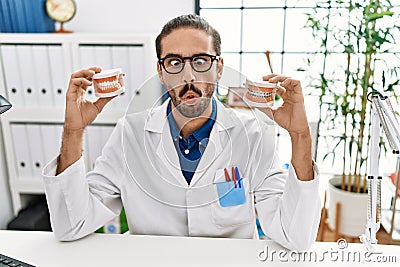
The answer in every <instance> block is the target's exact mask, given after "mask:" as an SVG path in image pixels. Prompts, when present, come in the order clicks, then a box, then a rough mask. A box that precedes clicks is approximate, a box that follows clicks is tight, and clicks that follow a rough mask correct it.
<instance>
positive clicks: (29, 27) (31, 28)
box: [20, 0, 37, 33]
mask: <svg viewBox="0 0 400 267" xmlns="http://www.w3.org/2000/svg"><path fill="white" fill-rule="evenodd" d="M20 1H22V4H23V7H24V16H25V22H26V32H29V33H32V32H36V27H35V23H36V19H35V18H37V17H36V16H35V15H36V14H35V13H34V12H33V6H34V5H35V2H34V1H32V0H20Z"/></svg>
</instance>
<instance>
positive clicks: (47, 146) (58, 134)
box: [40, 124, 63, 164]
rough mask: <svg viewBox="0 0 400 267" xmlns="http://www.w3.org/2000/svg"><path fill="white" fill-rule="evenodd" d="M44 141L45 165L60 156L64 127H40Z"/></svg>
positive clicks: (44, 125) (45, 125)
mask: <svg viewBox="0 0 400 267" xmlns="http://www.w3.org/2000/svg"><path fill="white" fill-rule="evenodd" d="M40 128H41V129H40V133H41V135H42V140H43V142H44V143H43V157H44V162H45V164H47V163H49V162H50V161H51V160H53V159H54V158H55V157H56V156H57V155H59V154H60V149H61V139H62V131H63V126H62V125H61V124H43V125H41V126H40Z"/></svg>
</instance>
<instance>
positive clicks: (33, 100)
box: [17, 45, 39, 107]
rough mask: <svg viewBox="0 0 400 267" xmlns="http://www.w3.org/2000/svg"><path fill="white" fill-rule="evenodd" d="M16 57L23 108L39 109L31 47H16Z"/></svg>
mask: <svg viewBox="0 0 400 267" xmlns="http://www.w3.org/2000/svg"><path fill="white" fill-rule="evenodd" d="M17 57H18V63H19V64H18V66H19V73H20V75H21V85H22V90H23V93H24V99H25V107H39V94H38V93H39V92H38V90H37V87H36V78H35V72H34V68H33V66H34V64H33V55H32V46H31V45H17Z"/></svg>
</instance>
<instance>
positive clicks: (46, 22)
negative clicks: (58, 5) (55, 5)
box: [27, 0, 55, 33]
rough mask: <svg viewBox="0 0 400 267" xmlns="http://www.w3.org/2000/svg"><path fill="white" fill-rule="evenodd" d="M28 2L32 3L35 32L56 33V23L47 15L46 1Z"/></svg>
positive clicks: (34, 0) (32, 0) (29, 0)
mask: <svg viewBox="0 0 400 267" xmlns="http://www.w3.org/2000/svg"><path fill="white" fill-rule="evenodd" d="M27 1H28V2H31V8H32V12H33V14H34V17H35V32H40V33H45V32H52V31H54V30H55V23H54V21H53V20H52V19H51V18H50V17H49V16H48V15H47V13H46V9H45V4H46V0H27Z"/></svg>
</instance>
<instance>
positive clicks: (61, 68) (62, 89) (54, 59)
mask: <svg viewBox="0 0 400 267" xmlns="http://www.w3.org/2000/svg"><path fill="white" fill-rule="evenodd" d="M48 52H49V62H50V73H51V75H50V77H51V81H52V86H53V88H52V93H53V99H54V106H55V107H57V108H62V109H64V107H65V94H66V92H67V88H68V80H67V77H69V75H70V74H69V73H68V72H66V69H65V60H64V54H63V50H62V46H61V45H49V46H48Z"/></svg>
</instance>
